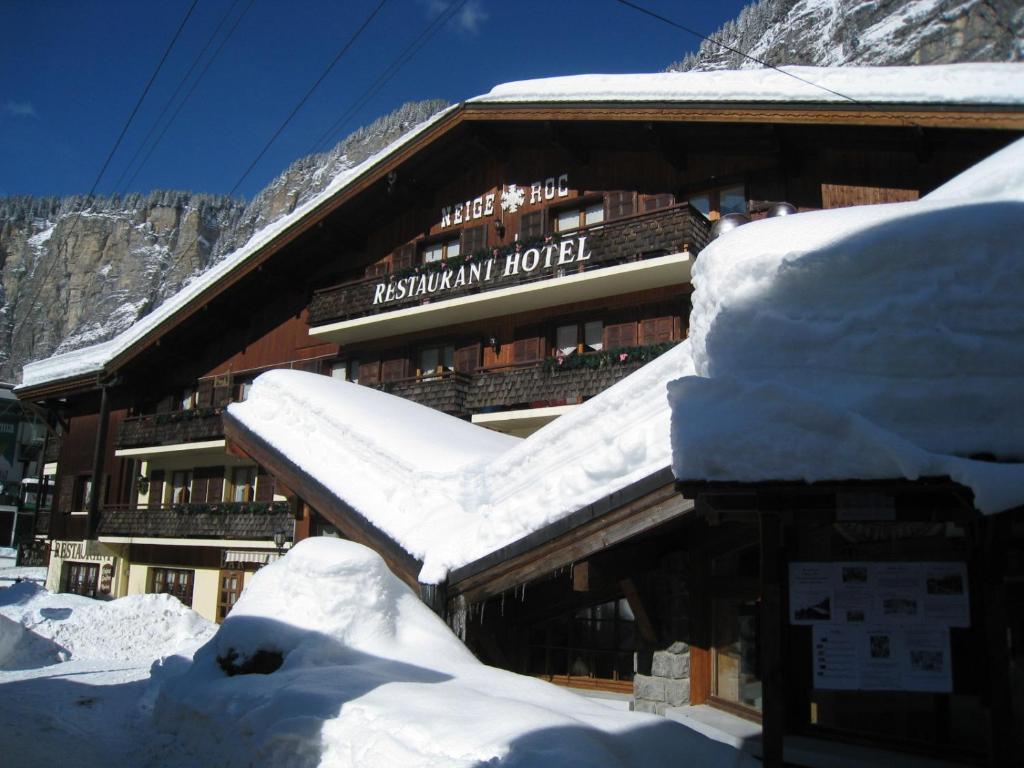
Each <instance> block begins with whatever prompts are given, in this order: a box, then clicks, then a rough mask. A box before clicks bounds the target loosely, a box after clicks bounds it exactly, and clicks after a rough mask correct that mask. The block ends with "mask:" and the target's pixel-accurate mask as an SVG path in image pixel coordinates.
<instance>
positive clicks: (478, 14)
mask: <svg viewBox="0 0 1024 768" xmlns="http://www.w3.org/2000/svg"><path fill="white" fill-rule="evenodd" d="M421 2H422V3H423V5H425V6H426V8H427V14H428V15H429V16H437V15H438V14H441V13H444V11H446V10H448V9H449V8H450V7H451V6H452V3H451V2H450V1H449V0H421ZM488 18H489V14H488V13H487V11H485V10H484V9H483V8H481V7H480V0H469V2H468V3H466V4H465V5H464V6H463V7H462V8H461V9H460V10H459V12H458V13H457V14H456V15H455V24H456V26H457V27H458V28H459V29H460V30H462V31H463V32H468V33H470V34H475V33H476V32H477V31H478V30H479V29H480V25H481V24H483V23H484V22H485V21H487V19H488Z"/></svg>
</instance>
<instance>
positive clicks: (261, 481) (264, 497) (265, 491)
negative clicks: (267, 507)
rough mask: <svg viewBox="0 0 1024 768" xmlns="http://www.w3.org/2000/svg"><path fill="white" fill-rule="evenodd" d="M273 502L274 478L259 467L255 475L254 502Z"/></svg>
mask: <svg viewBox="0 0 1024 768" xmlns="http://www.w3.org/2000/svg"><path fill="white" fill-rule="evenodd" d="M273 500H274V477H273V475H271V474H269V473H268V472H267V470H265V469H264V468H263V467H260V468H259V470H258V472H257V474H256V501H257V502H259V503H269V502H271V501H273Z"/></svg>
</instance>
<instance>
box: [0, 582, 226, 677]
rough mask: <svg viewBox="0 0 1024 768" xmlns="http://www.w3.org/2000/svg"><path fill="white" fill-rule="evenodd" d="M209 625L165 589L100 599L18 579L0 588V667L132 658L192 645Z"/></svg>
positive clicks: (204, 637)
mask: <svg viewBox="0 0 1024 768" xmlns="http://www.w3.org/2000/svg"><path fill="white" fill-rule="evenodd" d="M213 630H214V625H212V624H210V623H209V622H208V621H206V620H205V619H203V618H202V617H201V616H200V615H199V614H198V613H196V612H195V611H193V610H191V609H189V608H186V607H185V606H184V605H182V604H181V603H180V602H179V601H178V600H177V598H174V597H171V596H170V595H131V596H129V597H122V598H121V599H119V600H113V601H111V602H101V601H98V600H93V599H91V598H88V597H80V596H78V595H72V594H54V593H51V592H48V591H47V590H45V589H42V588H40V587H38V586H36V585H35V584H31V583H28V582H22V583H21V584H16V585H14V586H12V587H9V588H7V589H4V590H0V668H4V669H24V668H28V667H37V666H43V665H46V664H53V663H56V662H60V661H67V660H68V659H105V660H117V661H126V662H128V661H135V660H140V659H141V660H147V659H153V658H156V657H159V656H162V655H164V654H165V653H167V652H168V651H174V650H177V649H181V648H188V647H190V646H195V645H198V644H199V643H202V642H204V641H206V640H207V639H208V638H209V637H210V635H211V634H212V633H213Z"/></svg>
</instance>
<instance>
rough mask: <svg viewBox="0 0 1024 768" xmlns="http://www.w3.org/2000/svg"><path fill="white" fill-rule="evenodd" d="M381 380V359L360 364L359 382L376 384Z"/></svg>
mask: <svg viewBox="0 0 1024 768" xmlns="http://www.w3.org/2000/svg"><path fill="white" fill-rule="evenodd" d="M379 381H380V361H379V360H373V361H371V362H369V363H360V364H359V383H360V384H376V383H378V382H379Z"/></svg>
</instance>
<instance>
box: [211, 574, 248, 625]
mask: <svg viewBox="0 0 1024 768" xmlns="http://www.w3.org/2000/svg"><path fill="white" fill-rule="evenodd" d="M244 581H245V574H244V573H243V572H242V571H221V572H220V589H219V590H218V593H217V623H218V624H219V623H220V622H222V621H224V619H226V618H227V616H228V614H229V613H231V609H232V608H234V607H235V603H237V602H238V598H239V597H241V596H242V584H243V583H244Z"/></svg>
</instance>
